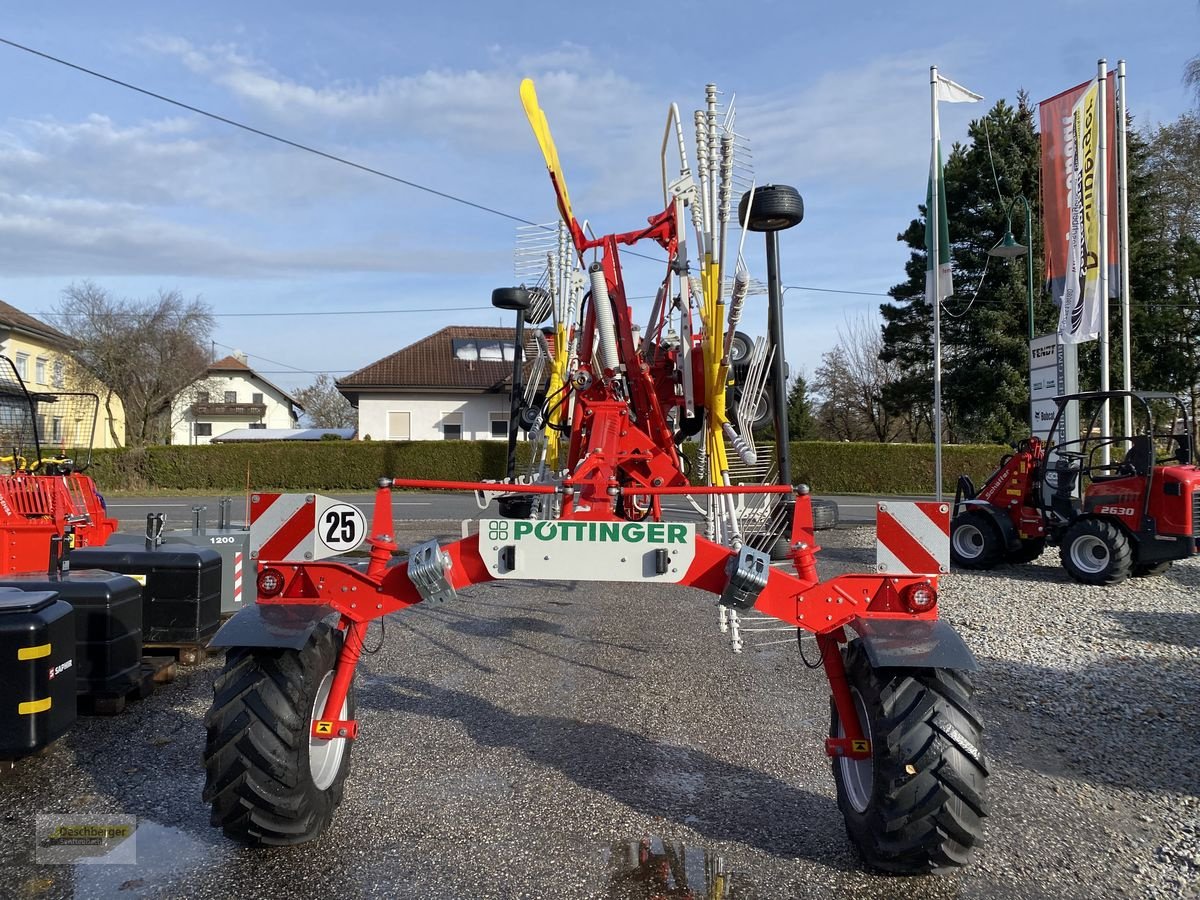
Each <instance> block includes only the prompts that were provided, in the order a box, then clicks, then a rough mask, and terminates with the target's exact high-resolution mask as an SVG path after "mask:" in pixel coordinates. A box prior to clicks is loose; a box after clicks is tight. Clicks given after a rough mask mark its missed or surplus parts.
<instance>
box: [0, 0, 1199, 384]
mask: <svg viewBox="0 0 1200 900" xmlns="http://www.w3.org/2000/svg"><path fill="white" fill-rule="evenodd" d="M341 6H343V7H345V8H343V9H337V10H336V11H335V9H334V6H333V4H325V3H321V4H317V3H310V2H292V3H278V2H263V3H255V4H246V3H238V4H231V3H224V2H209V3H206V4H186V5H185V4H164V3H162V2H157V3H141V2H125V3H120V4H94V3H89V4H83V3H55V4H49V5H47V4H23V5H10V7H9V8H8V9H6V15H5V18H4V25H3V26H0V37H4V38H7V39H9V40H13V41H17V42H19V43H22V44H26V45H29V46H32V47H34V48H36V49H39V50H42V51H44V52H46V53H49V54H52V55H55V56H59V57H62V58H65V59H67V60H70V61H72V62H75V63H78V64H79V65H82V66H86V67H88V68H92V69H96V70H98V71H101V72H104V73H105V74H108V75H111V76H112V77H114V78H118V79H121V80H124V81H128V82H132V83H134V84H137V85H139V86H142V87H145V88H148V89H150V90H153V91H156V92H159V93H162V94H165V95H168V96H171V97H174V98H176V99H179V100H182V101H184V102H187V103H190V104H193V105H196V106H199V107H202V108H205V109H208V110H211V111H213V112H216V113H219V114H223V115H225V116H228V117H230V118H234V119H237V120H239V121H243V122H246V123H248V124H251V125H254V126H256V127H259V128H262V129H264V130H268V131H272V132H275V133H278V134H280V135H283V136H286V137H288V138H290V139H293V140H296V141H299V142H302V143H305V144H310V145H313V146H316V147H319V148H321V149H323V150H326V151H328V152H330V153H334V154H337V155H341V156H344V157H347V158H349V159H352V160H354V161H356V162H359V163H362V164H364V165H368V166H371V167H374V168H378V169H381V170H383V171H386V172H389V173H392V174H394V175H397V176H399V177H401V178H405V179H408V180H411V181H415V182H419V183H421V184H424V185H428V186H430V187H432V188H435V189H438V190H442V191H445V192H448V193H452V194H456V195H459V196H462V197H466V198H469V199H471V200H472V201H475V202H477V203H480V204H483V205H486V206H489V207H494V208H496V209H498V210H502V211H505V212H508V213H511V214H512V215H515V216H519V217H521V218H526V219H531V220H535V221H541V222H546V221H550V220H552V219H553V216H554V203H553V196H552V194H551V191H550V187H549V181H548V179H547V178H546V175H545V168H544V166H543V164H542V162H541V158H540V154H539V153H538V150H537V146H536V144H535V142H534V140H533V136H532V134H531V133H530V131H529V127H528V125H527V124H526V121H525V118H524V115H523V113H522V110H521V106H520V102H519V99H518V93H517V89H518V84H519V82H520V79H521V78H522V77H524V76H531V77H533V78H534V79H535V81H536V83H537V86H538V92H539V95H540V98H541V101H542V106H543V108H544V109H545V110H546V113H547V116H548V117H549V120H550V123H551V126H552V127H553V129H554V133H555V137H556V138H557V141H558V144H559V148H560V155H561V158H562V162H563V167H564V169H565V171H566V174H567V177H568V181H569V184H570V188H571V194H572V201H573V203H574V205H575V209H576V212H577V214H578V215H580V217H581V218H582V217H587V218H588V219H590V220H591V222H592V223H593V224H594V226H595V227H596V229H597V230H598V231H624V230H630V229H632V228H635V227H638V226H639V225H640V224H641V223H643V222H644V221H645V217H646V216H648V215H651V214H653V213H654V212H656V211H657V208H656V205H657V204H659V203H660V197H661V195H660V188H659V161H658V154H659V145H660V142H661V138H662V128H663V123H664V121H665V115H666V111H667V107H668V105H669V104H670V103H671V102H677V103H678V104H679V106H680V108H681V110H683V111H684V114H685V117H687V116H689V115H690V111H691V110H692V109H695V108H697V107H698V106H700V105H701V104H702V103H703V99H704V85H705V84H706V83H707V82H710V81H711V82H716V83H717V85H718V86H719V87H720V89H721V90H722V91H723V92H724V93H725V94H726V95H727V96H728V95H730V94H736V95H737V107H738V111H739V115H738V130H739V131H740V132H743V133H744V134H745V135H746V136H747V137H748V138H749V140H750V143H751V146H752V148H753V152H754V170H755V174H756V177H757V178H758V179H759V180H760V182H762V181H776V182H785V183H790V184H793V185H795V186H796V187H797V188H798V189H799V190H800V191H801V193H802V194H803V195H804V198H805V203H806V219H805V221H804V222H803V223H802V224H801V225H800V226H799V227H797V228H795V229H793V230H791V231H788V232H785V233H784V234H783V235H782V236H781V247H782V260H783V275H784V282H785V284H789V285H802V286H806V287H818V288H826V289H835V290H843V291H861V292H866V293H867V294H871V293H884V292H886V290H887V289H888V287H890V286H891V285H892V284H894V283H896V282H898V281H900V280H901V279H902V278H903V265H904V261H905V259H906V257H907V252H906V250H905V248H904V247H903V246H902V245H900V244H899V243H898V242H897V241H896V235H897V233H898V232H900V231H901V230H902V229H903V228H904V227H905V226H906V224H907V222H908V221H909V219H911V218H912V217H913V216H914V215H915V213H916V207H917V204H918V203H920V202H922V201H923V199H924V195H925V187H926V176H927V171H928V160H929V137H928V135H929V84H928V82H929V77H928V67H929V66H930V65H932V64H936V65H937V66H938V67H939V69H940V70H941V72H942V73H943V74H945V75H946V76H948V77H950V78H953V79H954V80H956V81H958V82H960V83H961V84H963V85H965V86H966V87H968V88H970V89H972V90H974V91H976V92H978V93H981V94H983V95H984V96H985V97H986V98H987V102H988V104H990V103H991V102H994V101H995V100H996V99H999V98H1001V97H1004V98H1008V99H1009V100H1010V101H1011V100H1013V99H1014V98H1015V96H1016V93H1017V91H1018V90H1019V89H1021V88H1024V89H1026V90H1028V91H1029V93H1030V94H1031V96H1032V97H1033V98H1034V99H1035V100H1038V99H1042V98H1044V97H1049V96H1051V95H1053V94H1055V93H1057V92H1059V91H1061V90H1063V89H1065V88H1067V87H1070V86H1072V85H1074V84H1077V83H1079V82H1082V81H1085V80H1087V79H1088V78H1089V77H1091V76H1092V74H1094V72H1095V63H1096V59H1097V58H1098V57H1101V56H1105V57H1107V58H1108V59H1109V61H1110V64H1113V65H1115V62H1116V60H1117V59H1118V58H1124V59H1126V61H1127V66H1128V71H1129V82H1128V86H1129V96H1130V107H1131V110H1132V112H1133V113H1134V115H1135V117H1136V121H1137V122H1138V123H1139V124H1143V125H1145V124H1152V123H1156V122H1161V121H1168V120H1171V119H1173V118H1175V117H1176V116H1178V115H1179V114H1180V113H1181V112H1183V111H1185V110H1186V109H1188V108H1189V106H1190V104H1191V98H1190V97H1189V95H1188V93H1187V92H1186V91H1185V89H1184V87H1183V85H1182V83H1181V73H1182V70H1183V66H1184V64H1185V62H1186V60H1187V59H1189V58H1190V57H1191V56H1193V55H1195V54H1196V53H1200V4H1196V3H1193V2H1190V0H1171V2H1166V0H1142V2H1138V3H1116V2H1109V0H1094V2H1083V0H1042V2H1028V0H1010V2H1008V3H1007V4H995V3H988V4H983V3H971V4H959V5H958V7H957V8H952V7H946V6H944V5H942V6H936V7H935V6H934V5H932V4H929V3H928V2H925V3H909V2H889V3H882V2H853V0H848V2H843V3H838V4H813V3H804V2H790V3H785V2H757V3H755V2H745V3H742V4H738V5H736V7H735V5H733V4H711V3H693V4H646V3H638V4H626V3H621V2H614V3H609V4H601V5H600V6H591V7H587V11H586V12H585V13H583V14H580V15H573V14H572V12H571V10H572V5H571V4H566V3H557V4H549V3H522V4H518V5H512V4H510V5H507V6H505V5H496V4H492V3H453V2H449V3H441V4H386V3H356V4H342V5H341ZM935 10H936V13H935ZM0 80H2V82H3V83H4V84H5V86H6V90H5V91H4V102H3V104H0V298H3V299H4V300H6V301H8V302H9V303H12V304H14V305H15V306H17V307H19V308H21V309H24V310H26V311H29V312H32V313H35V314H37V313H39V312H43V311H46V310H48V309H50V308H51V307H52V306H53V305H54V304H55V302H56V301H57V299H58V297H59V296H60V293H61V291H62V289H63V288H64V287H66V286H67V285H68V284H70V283H71V282H73V281H78V280H81V279H91V280H93V281H95V282H96V283H98V284H100V285H101V286H103V287H106V288H109V289H110V290H112V291H113V292H115V293H117V294H121V295H127V296H139V297H140V296H145V295H149V294H153V293H154V292H156V291H157V290H158V289H160V288H163V289H168V290H170V289H178V290H180V291H182V292H183V293H184V294H186V295H188V296H193V295H200V296H201V297H203V299H204V300H206V301H207V302H208V303H209V304H210V305H211V306H212V307H213V309H214V310H215V312H216V313H217V314H218V319H217V322H218V327H217V332H216V335H215V337H216V340H217V341H218V342H219V343H218V347H217V350H218V352H219V353H221V354H223V353H225V352H228V350H229V349H230V348H234V347H236V348H239V349H242V350H244V351H245V352H247V353H249V354H250V355H251V364H252V365H254V366H255V367H256V368H259V369H260V370H263V371H266V372H269V373H271V375H270V377H271V378H272V379H273V380H275V381H277V382H278V383H280V384H281V385H283V386H285V387H299V386H301V385H303V384H306V383H308V382H309V381H311V379H312V377H313V376H312V374H310V373H312V372H319V371H329V372H332V373H334V374H338V373H344V372H348V371H352V370H354V369H357V368H359V367H361V366H363V365H366V364H368V363H370V362H372V361H374V360H375V359H378V358H379V357H381V356H384V355H386V354H388V353H391V352H393V351H395V350H397V349H399V348H400V347H402V346H405V345H406V344H408V343H410V342H412V341H413V340H415V339H417V338H419V337H421V336H423V335H425V334H428V333H430V332H432V331H434V330H436V329H437V328H440V327H442V326H443V325H447V324H456V323H471V322H477V323H481V324H501V320H502V318H503V324H508V319H509V314H504V316H503V317H501V314H500V313H498V312H497V311H494V310H491V309H490V308H486V307H488V300H489V295H490V291H491V289H492V288H493V287H497V286H501V285H506V284H510V283H512V281H513V263H512V248H513V240H514V234H515V232H514V228H515V224H516V223H514V222H512V221H509V220H506V219H504V218H501V217H499V216H494V215H489V214H487V213H484V212H481V211H479V210H474V209H470V208H468V207H464V206H461V205H459V204H455V203H451V202H448V201H446V200H443V199H440V198H437V197H433V196H431V195H429V194H425V193H422V192H419V191H416V190H413V189H411V188H408V187H404V186H402V185H398V184H394V183H392V182H389V181H385V180H383V179H380V178H378V177H374V176H370V175H367V174H364V173H361V172H358V171H355V170H353V169H350V168H348V167H345V166H341V165H337V164H334V163H331V162H329V161H327V160H323V159H320V158H318V157H315V156H312V155H309V154H306V153H302V152H300V151H297V150H293V149H290V148H288V147H284V146H281V145H279V144H276V143H272V142H269V141H266V140H264V139H262V138H259V137H256V136H254V135H250V134H246V133H244V132H240V131H237V130H235V129H232V128H230V127H228V126H226V125H222V124H219V123H216V122H212V121H210V120H207V119H204V118H201V117H198V116H196V115H194V114H192V113H188V112H186V111H184V110H181V109H178V108H175V107H171V106H169V105H166V104H163V103H162V102H160V101H157V100H154V99H151V98H149V97H145V96H141V95H138V94H135V93H133V92H130V91H128V90H125V89H123V88H120V87H117V86H114V85H112V84H108V83H106V82H103V81H100V80H98V79H95V78H91V77H88V76H86V75H83V74H80V73H78V72H74V71H71V70H69V69H66V68H64V67H62V66H59V65H56V64H53V63H50V62H47V61H45V60H42V59H39V58H37V57H34V56H31V55H29V54H26V53H23V52H21V51H18V50H15V49H12V48H9V47H6V46H0ZM985 108H986V107H985V106H984V105H983V104H979V105H973V106H972V105H967V104H958V105H950V104H943V106H942V132H943V139H944V140H945V141H946V142H947V143H949V142H950V141H953V140H955V139H957V138H961V137H963V136H964V135H965V131H966V125H967V122H968V121H969V120H970V119H971V118H973V117H974V116H977V115H979V114H981V113H982V112H983V110H984V109H985ZM952 227H953V225H952ZM748 246H749V247H750V249H751V252H750V253H749V254H748V255H749V257H750V265H751V269H752V274H754V275H756V276H758V277H760V278H761V277H764V274H765V273H764V272H763V271H762V262H761V259H762V254H761V241H760V240H759V239H758V238H757V236H754V237H752V239H751V241H749V242H748ZM660 278H661V271H660V270H659V268H658V267H657V266H655V265H652V264H650V263H646V262H641V261H636V260H634V261H630V263H629V265H628V266H627V269H626V282H627V285H628V286H629V289H630V293H631V294H633V295H635V296H640V295H649V294H652V293H653V291H654V289H655V287H656V286H657V282H658V281H659V280H660ZM883 299H885V298H883V297H875V296H860V295H857V294H851V293H844V294H842V293H826V292H815V291H810V290H802V289H794V290H789V291H788V292H787V293H786V325H787V355H788V359H789V361H790V363H791V365H792V367H793V370H795V369H800V370H803V371H806V372H808V373H810V374H811V372H812V371H813V370H814V369H815V367H816V366H817V365H818V364H819V361H820V356H821V354H822V353H823V352H824V351H826V350H828V349H829V348H830V347H832V346H833V344H834V343H835V342H836V340H837V329H838V327H839V325H843V324H844V322H845V321H846V318H847V317H848V316H850V317H855V316H861V315H864V314H867V315H872V316H873V315H875V311H876V309H877V306H878V303H879V302H881V301H882V300H883ZM762 305H763V304H762V303H761V302H759V303H757V304H756V305H755V308H754V309H753V310H751V311H750V312H749V313H748V314H747V317H746V319H745V320H744V321H745V322H746V323H747V325H748V326H749V328H748V330H752V331H753V330H760V329H762V328H763V327H764V326H763V323H764V321H765V316H764V315H763V312H762ZM472 306H474V307H483V308H480V309H478V310H458V311H455V310H450V309H448V308H449V307H472ZM338 310H431V311H423V312H416V311H413V312H401V313H397V312H387V313H380V314H372V315H342V316H329V315H325V316H303V315H292V316H277V317H272V318H244V317H233V316H230V315H228V314H231V313H246V312H275V313H314V312H321V313H329V312H337V311H338ZM1022 315H1023V312H1022ZM644 317H645V316H644V315H641V314H639V318H644ZM287 370H291V371H290V372H289V371H287Z"/></svg>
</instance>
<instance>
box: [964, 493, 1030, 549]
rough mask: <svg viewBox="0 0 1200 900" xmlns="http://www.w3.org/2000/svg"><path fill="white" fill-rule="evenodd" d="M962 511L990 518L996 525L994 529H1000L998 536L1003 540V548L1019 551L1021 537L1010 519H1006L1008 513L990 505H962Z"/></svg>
mask: <svg viewBox="0 0 1200 900" xmlns="http://www.w3.org/2000/svg"><path fill="white" fill-rule="evenodd" d="M962 508H963V510H964V511H973V510H980V511H982V512H985V513H987V514H988V515H989V516H991V517H992V521H993V522H995V523H996V527H997V528H999V529H1000V536H1001V537H1002V538H1004V546H1006V547H1007V548H1008V549H1009V550H1019V549H1021V536H1020V535H1019V534H1018V533H1017V528H1016V526H1015V525H1013V523H1012V519H1010V518H1009V517H1008V513H1007V512H1005V511H1004V510H1003V509H1001V508H1000V507H998V506H993V505H992V504H990V503H982V502H981V503H964V504H963V507H962Z"/></svg>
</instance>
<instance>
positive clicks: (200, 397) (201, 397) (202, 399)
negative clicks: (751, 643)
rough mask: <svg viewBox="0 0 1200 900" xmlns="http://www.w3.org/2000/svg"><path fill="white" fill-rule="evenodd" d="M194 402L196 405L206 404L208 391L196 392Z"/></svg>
mask: <svg viewBox="0 0 1200 900" xmlns="http://www.w3.org/2000/svg"><path fill="white" fill-rule="evenodd" d="M196 402H197V403H207V402H208V391H196Z"/></svg>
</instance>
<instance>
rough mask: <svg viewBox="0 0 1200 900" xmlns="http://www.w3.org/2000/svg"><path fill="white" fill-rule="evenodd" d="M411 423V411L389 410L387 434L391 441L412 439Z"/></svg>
mask: <svg viewBox="0 0 1200 900" xmlns="http://www.w3.org/2000/svg"><path fill="white" fill-rule="evenodd" d="M411 433H412V432H411V430H410V425H409V413H407V412H389V413H388V414H387V436H388V440H389V441H408V440H411V438H410V437H409V435H410V434H411Z"/></svg>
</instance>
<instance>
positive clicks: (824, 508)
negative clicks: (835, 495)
mask: <svg viewBox="0 0 1200 900" xmlns="http://www.w3.org/2000/svg"><path fill="white" fill-rule="evenodd" d="M838 516H839V513H838V505H837V504H836V503H834V502H833V501H832V500H813V501H812V517H813V530H814V531H823V530H825V529H827V528H837V524H838Z"/></svg>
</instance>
